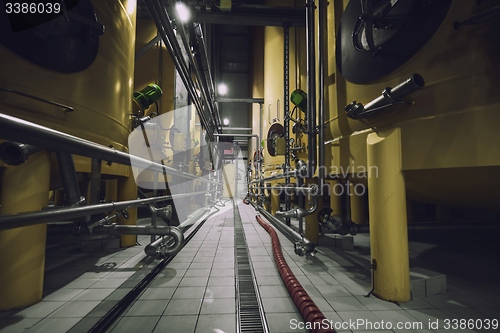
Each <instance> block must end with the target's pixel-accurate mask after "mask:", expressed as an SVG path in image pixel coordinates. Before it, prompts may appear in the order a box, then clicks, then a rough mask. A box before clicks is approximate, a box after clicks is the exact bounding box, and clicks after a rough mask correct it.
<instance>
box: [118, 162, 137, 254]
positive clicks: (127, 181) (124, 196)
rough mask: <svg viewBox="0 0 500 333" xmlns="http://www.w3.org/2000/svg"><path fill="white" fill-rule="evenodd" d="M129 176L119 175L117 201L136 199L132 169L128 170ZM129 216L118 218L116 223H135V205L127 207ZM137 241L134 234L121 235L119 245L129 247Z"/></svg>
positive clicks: (135, 186)
mask: <svg viewBox="0 0 500 333" xmlns="http://www.w3.org/2000/svg"><path fill="white" fill-rule="evenodd" d="M129 174H130V175H129V177H121V178H120V179H118V201H122V200H132V199H137V184H136V183H135V179H134V176H133V174H132V169H130V171H129ZM128 215H129V218H128V219H126V218H125V217H123V216H120V217H119V218H118V221H117V222H118V224H124V225H135V224H137V207H131V208H128ZM136 243H137V236H135V235H121V236H120V246H121V247H130V246H134V245H135V244H136Z"/></svg>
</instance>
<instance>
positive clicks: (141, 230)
mask: <svg viewBox="0 0 500 333" xmlns="http://www.w3.org/2000/svg"><path fill="white" fill-rule="evenodd" d="M174 228H175V229H177V228H176V227H171V226H157V227H153V226H150V225H122V224H116V223H112V224H108V225H101V226H98V227H95V228H94V230H93V231H92V234H93V235H160V236H166V235H170V234H171V233H172V230H174ZM177 230H178V229H177Z"/></svg>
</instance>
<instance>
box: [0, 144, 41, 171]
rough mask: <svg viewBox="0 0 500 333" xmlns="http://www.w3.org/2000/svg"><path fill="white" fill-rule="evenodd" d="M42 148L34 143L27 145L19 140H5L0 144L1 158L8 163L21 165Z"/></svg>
mask: <svg viewBox="0 0 500 333" xmlns="http://www.w3.org/2000/svg"><path fill="white" fill-rule="evenodd" d="M40 150H42V148H40V147H38V146H34V145H27V144H24V143H19V142H12V141H9V142H3V143H2V144H0V159H1V160H2V161H3V162H4V163H5V164H8V165H13V166H17V165H21V164H23V163H24V162H26V161H27V160H28V157H29V156H30V155H31V154H34V153H36V152H38V151H40Z"/></svg>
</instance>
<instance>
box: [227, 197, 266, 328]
mask: <svg viewBox="0 0 500 333" xmlns="http://www.w3.org/2000/svg"><path fill="white" fill-rule="evenodd" d="M233 210H234V245H235V265H234V269H235V273H236V299H237V302H238V304H237V312H238V313H237V315H238V318H237V319H238V330H237V332H245V333H246V332H255V333H258V332H261V333H267V332H268V329H267V325H266V322H265V317H264V312H263V307H262V304H261V302H260V297H258V289H257V285H256V283H255V279H254V276H253V273H252V267H251V266H250V259H249V256H248V248H247V242H246V239H245V232H244V230H243V223H242V222H241V216H240V212H239V210H238V207H237V206H236V205H233Z"/></svg>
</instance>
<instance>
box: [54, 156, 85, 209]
mask: <svg viewBox="0 0 500 333" xmlns="http://www.w3.org/2000/svg"><path fill="white" fill-rule="evenodd" d="M57 163H58V164H59V173H60V175H61V179H62V182H63V186H64V196H65V198H66V200H65V201H66V204H67V205H68V206H76V205H81V204H83V203H85V198H82V197H80V186H79V185H78V179H77V177H76V169H75V163H74V162H73V156H72V155H71V154H69V153H61V152H58V153H57Z"/></svg>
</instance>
